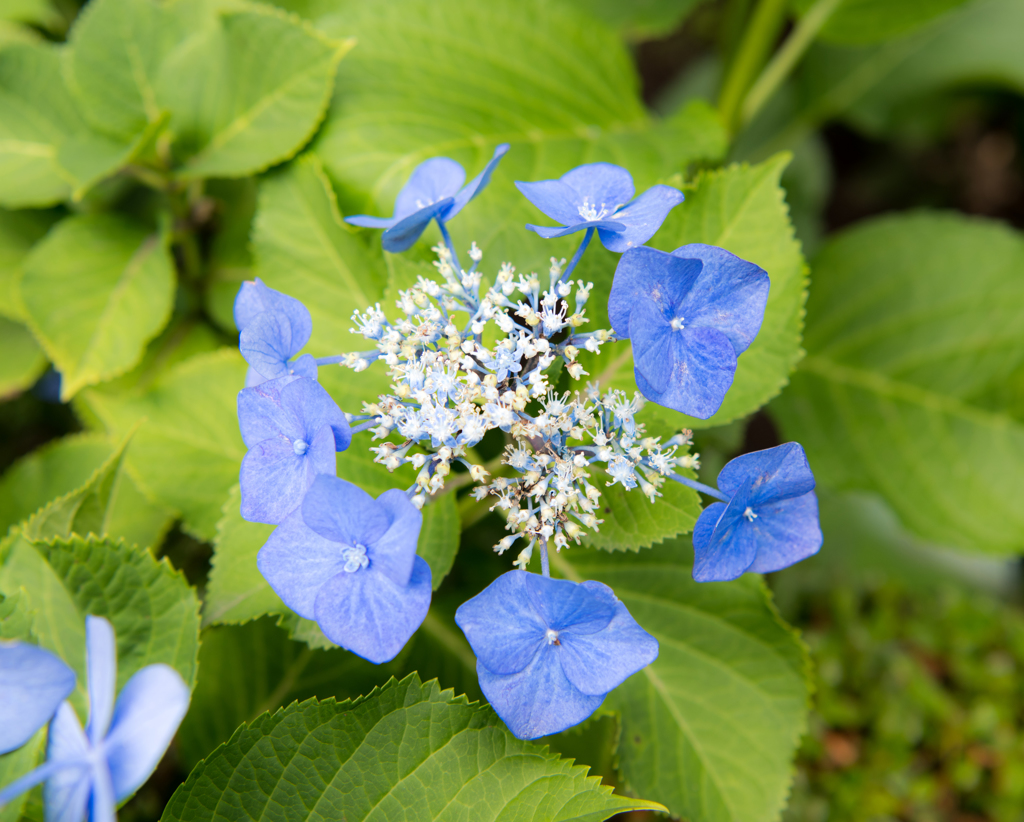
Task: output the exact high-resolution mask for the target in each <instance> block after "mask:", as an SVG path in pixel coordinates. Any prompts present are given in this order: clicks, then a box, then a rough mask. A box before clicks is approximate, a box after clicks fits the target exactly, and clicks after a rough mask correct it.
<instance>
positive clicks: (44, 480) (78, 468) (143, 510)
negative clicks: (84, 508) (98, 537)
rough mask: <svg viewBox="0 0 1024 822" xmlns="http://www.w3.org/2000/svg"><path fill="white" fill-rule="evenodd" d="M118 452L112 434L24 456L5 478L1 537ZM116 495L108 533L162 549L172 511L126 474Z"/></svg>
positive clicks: (0, 496)
mask: <svg viewBox="0 0 1024 822" xmlns="http://www.w3.org/2000/svg"><path fill="white" fill-rule="evenodd" d="M115 449H116V443H114V442H113V441H112V440H111V439H110V438H109V437H107V436H106V435H104V434H100V433H83V434H74V435H71V436H69V437H64V438H63V439H59V440H54V441H53V442H49V443H47V444H46V445H44V446H43V447H42V448H37V449H36V450H35V451H33V452H32V453H30V454H27V455H26V456H24V457H22V458H21V459H20V460H19V461H18V462H16V463H15V464H14V465H12V466H11V467H10V468H8V469H7V470H6V471H5V472H4V474H3V476H0V534H3V533H6V532H7V529H8V528H9V527H10V526H12V525H16V524H17V523H19V522H21V521H22V520H25V519H27V518H28V517H29V516H31V515H32V514H33V513H34V512H36V511H38V510H39V509H40V508H42V507H43V506H44V505H46V504H47V503H48V502H49V501H50V500H53V499H55V498H57V497H61V496H64V495H66V494H68V493H69V492H71V491H73V490H75V489H76V488H80V487H81V486H83V485H84V484H85V483H86V482H87V481H88V480H89V478H90V477H91V476H92V475H93V474H94V473H95V472H96V471H97V470H98V469H99V468H100V467H101V466H102V465H103V464H104V463H105V462H106V461H107V460H108V459H109V458H110V457H111V455H112V454H113V453H114V451H115ZM111 492H112V493H111V498H110V500H109V502H108V506H109V509H110V510H109V512H108V513H107V515H106V522H105V527H104V533H105V534H107V535H110V536H112V537H114V538H115V539H118V538H123V539H125V540H126V541H127V542H129V543H133V544H136V545H141V546H142V547H144V548H145V547H154V546H156V544H157V543H158V542H159V541H160V537H161V536H162V535H163V533H164V532H165V531H166V529H167V528H168V526H169V525H170V524H171V512H170V511H168V510H167V509H166V508H164V507H163V506H161V505H158V504H156V503H154V502H151V501H150V500H148V499H147V498H146V497H145V496H144V495H143V493H142V492H141V491H140V490H139V489H138V486H137V485H136V483H135V481H134V480H133V479H132V478H131V476H130V475H129V474H128V473H127V472H126V471H121V472H119V474H118V476H117V479H116V481H115V484H114V486H113V488H112V489H111Z"/></svg>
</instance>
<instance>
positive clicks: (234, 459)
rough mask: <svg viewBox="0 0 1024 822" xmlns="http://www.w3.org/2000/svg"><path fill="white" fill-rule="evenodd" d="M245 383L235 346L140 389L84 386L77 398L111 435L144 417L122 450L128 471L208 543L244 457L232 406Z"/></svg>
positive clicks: (193, 360)
mask: <svg viewBox="0 0 1024 822" xmlns="http://www.w3.org/2000/svg"><path fill="white" fill-rule="evenodd" d="M244 385H245V363H244V361H243V360H242V358H241V356H239V354H238V351H237V350H234V349H228V348H221V349H219V350H217V351H214V352H211V353H208V354H199V355H197V356H194V357H191V358H190V359H188V360H185V361H184V362H182V363H180V364H179V365H177V366H175V367H174V368H171V369H168V370H167V371H166V372H164V373H162V374H161V375H160V376H159V377H158V378H157V379H156V380H154V381H153V382H152V383H151V384H150V385H148V386H147V387H146V388H145V389H144V390H140V391H131V392H106V391H103V390H101V389H91V390H89V391H87V392H84V393H83V395H82V396H81V401H82V403H83V404H84V406H85V407H86V409H87V410H88V412H89V413H90V414H92V415H93V416H94V417H96V418H97V419H98V420H99V421H100V422H101V423H102V424H103V425H104V426H105V427H106V429H107V430H108V431H109V432H110V433H111V434H113V435H123V434H124V433H125V432H127V431H130V430H131V429H132V427H133V426H135V425H136V423H138V422H139V421H140V420H142V419H143V418H145V422H143V423H142V424H141V425H140V426H139V429H138V432H137V433H136V434H135V436H134V438H133V441H132V448H131V451H130V453H129V455H128V460H127V462H128V467H129V470H130V471H131V473H132V476H133V477H134V478H135V479H136V480H137V481H138V483H139V487H140V488H141V489H142V490H143V491H144V492H145V493H146V494H147V495H149V496H150V497H151V498H153V499H155V500H156V501H157V502H159V503H161V504H163V505H166V506H168V507H169V508H172V509H174V510H175V511H178V512H180V514H181V516H182V518H183V526H184V528H185V529H186V530H187V531H188V532H189V533H191V534H192V535H194V536H195V537H196V538H197V539H201V540H203V541H210V540H212V539H213V537H214V535H215V534H216V528H217V521H218V520H219V519H220V518H221V507H222V506H223V505H224V501H225V500H226V499H227V497H228V493H229V491H230V490H231V487H232V486H233V485H234V484H235V483H237V482H238V466H239V465H240V464H241V462H242V457H243V456H244V455H245V447H244V445H243V444H242V438H241V436H240V435H239V433H238V419H237V410H236V397H237V395H238V392H239V390H241V389H242V388H243V387H244Z"/></svg>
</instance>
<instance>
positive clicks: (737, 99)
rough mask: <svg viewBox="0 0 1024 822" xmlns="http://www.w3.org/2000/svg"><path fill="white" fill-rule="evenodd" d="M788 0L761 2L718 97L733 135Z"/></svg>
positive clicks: (776, 33)
mask: <svg viewBox="0 0 1024 822" xmlns="http://www.w3.org/2000/svg"><path fill="white" fill-rule="evenodd" d="M788 5H789V4H788V0H760V2H759V3H758V4H757V8H755V9H754V13H753V15H752V16H751V18H750V22H749V23H748V24H747V27H746V30H745V31H744V32H743V38H742V40H740V44H739V47H738V48H737V49H736V55H735V57H734V58H733V61H732V64H731V65H730V66H729V69H728V73H727V74H726V76H725V80H724V81H723V82H722V91H721V94H719V97H718V113H719V115H720V116H721V118H722V122H723V123H724V124H725V127H726V128H727V129H728V130H729V131H730V132H735V131H736V126H737V125H738V120H739V113H740V106H741V105H742V104H743V100H744V98H745V97H746V96H747V89H749V88H750V85H751V83H753V82H754V78H755V77H756V76H757V73H758V71H760V69H761V67H762V66H763V65H764V64H765V62H766V61H767V60H768V55H769V54H770V53H771V50H772V47H773V46H774V45H775V40H776V38H778V36H779V32H780V31H781V29H782V24H783V23H784V22H785V19H786V8H787V6H788Z"/></svg>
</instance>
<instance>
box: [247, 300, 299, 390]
mask: <svg viewBox="0 0 1024 822" xmlns="http://www.w3.org/2000/svg"><path fill="white" fill-rule="evenodd" d="M311 333H312V323H310V324H308V325H306V326H304V327H296V326H294V325H293V324H292V322H291V319H290V318H289V316H288V315H287V314H285V313H283V312H280V311H264V312H263V313H262V314H257V315H256V316H255V317H254V318H253V320H252V322H250V323H249V324H248V325H247V326H246V327H245V328H244V329H243V330H242V333H241V334H239V336H238V350H239V351H241V352H242V356H243V357H244V358H245V361H246V362H247V363H249V365H251V366H252V367H253V368H255V369H256V370H257V371H258V372H259V373H260V374H262V375H263V376H264V377H266V378H267V379H268V380H272V379H274V378H276V377H283V376H285V375H286V374H288V373H289V372H290V369H289V367H288V360H289V359H290V358H291V357H292V356H293V355H294V354H296V353H297V352H298V351H299V350H300V349H301V348H302V347H303V346H304V345H305V344H306V343H307V342H309V336H310V334H311Z"/></svg>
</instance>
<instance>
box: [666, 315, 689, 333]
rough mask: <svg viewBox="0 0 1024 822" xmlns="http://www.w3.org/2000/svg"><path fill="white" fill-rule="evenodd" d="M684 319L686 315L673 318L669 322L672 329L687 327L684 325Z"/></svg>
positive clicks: (680, 329) (677, 329)
mask: <svg viewBox="0 0 1024 822" xmlns="http://www.w3.org/2000/svg"><path fill="white" fill-rule="evenodd" d="M684 319H685V318H684V317H675V318H673V320H672V322H670V323H669V325H671V326H672V330H673V331H682V330H683V329H684V328H686V326H685V325H683V320H684Z"/></svg>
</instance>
